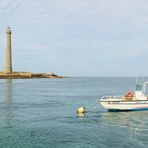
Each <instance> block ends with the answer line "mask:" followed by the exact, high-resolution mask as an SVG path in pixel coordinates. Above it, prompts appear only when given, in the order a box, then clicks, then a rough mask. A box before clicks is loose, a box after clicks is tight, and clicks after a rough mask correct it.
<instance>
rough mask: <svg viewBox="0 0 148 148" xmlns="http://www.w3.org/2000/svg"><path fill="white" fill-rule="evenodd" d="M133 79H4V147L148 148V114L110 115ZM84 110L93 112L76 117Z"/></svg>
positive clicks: (0, 95)
mask: <svg viewBox="0 0 148 148" xmlns="http://www.w3.org/2000/svg"><path fill="white" fill-rule="evenodd" d="M134 87H135V79H134V78H66V79H30V80H0V148H3V147H4V148H115V147H120V148H125V147H126V148H147V147H148V111H139V112H106V111H105V110H103V109H102V108H101V107H100V106H99V105H96V101H97V98H99V97H101V96H102V95H107V94H110V95H120V94H124V93H125V92H126V91H128V90H134ZM81 105H82V106H85V107H86V108H87V110H88V113H87V114H86V115H85V116H84V117H77V115H76V113H75V110H76V109H77V108H78V107H79V106H81Z"/></svg>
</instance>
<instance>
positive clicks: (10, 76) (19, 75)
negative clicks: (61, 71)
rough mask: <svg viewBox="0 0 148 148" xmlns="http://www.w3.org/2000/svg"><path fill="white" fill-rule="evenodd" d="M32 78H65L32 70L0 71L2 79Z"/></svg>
mask: <svg viewBox="0 0 148 148" xmlns="http://www.w3.org/2000/svg"><path fill="white" fill-rule="evenodd" d="M31 78H63V77H62V76H58V75H55V74H53V73H52V74H48V73H31V72H11V73H5V72H0V79H31Z"/></svg>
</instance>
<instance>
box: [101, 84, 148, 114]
mask: <svg viewBox="0 0 148 148" xmlns="http://www.w3.org/2000/svg"><path fill="white" fill-rule="evenodd" d="M146 84H148V82H144V83H143V84H136V90H135V92H128V93H127V94H126V95H124V96H121V97H115V96H103V97H102V98H101V99H99V103H100V105H101V106H103V107H104V108H105V109H107V110H108V111H136V110H148V96H146V95H145V88H146Z"/></svg>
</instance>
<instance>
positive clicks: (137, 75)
mask: <svg viewBox="0 0 148 148" xmlns="http://www.w3.org/2000/svg"><path fill="white" fill-rule="evenodd" d="M137 84H138V70H136V85H137Z"/></svg>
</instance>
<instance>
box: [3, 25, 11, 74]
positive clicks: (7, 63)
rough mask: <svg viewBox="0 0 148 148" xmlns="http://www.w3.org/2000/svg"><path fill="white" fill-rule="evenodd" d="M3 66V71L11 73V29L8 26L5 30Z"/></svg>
mask: <svg viewBox="0 0 148 148" xmlns="http://www.w3.org/2000/svg"><path fill="white" fill-rule="evenodd" d="M5 52H6V53H5V54H6V55H5V67H4V72H5V73H11V72H12V57H11V29H10V27H7V30H6V51H5Z"/></svg>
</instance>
